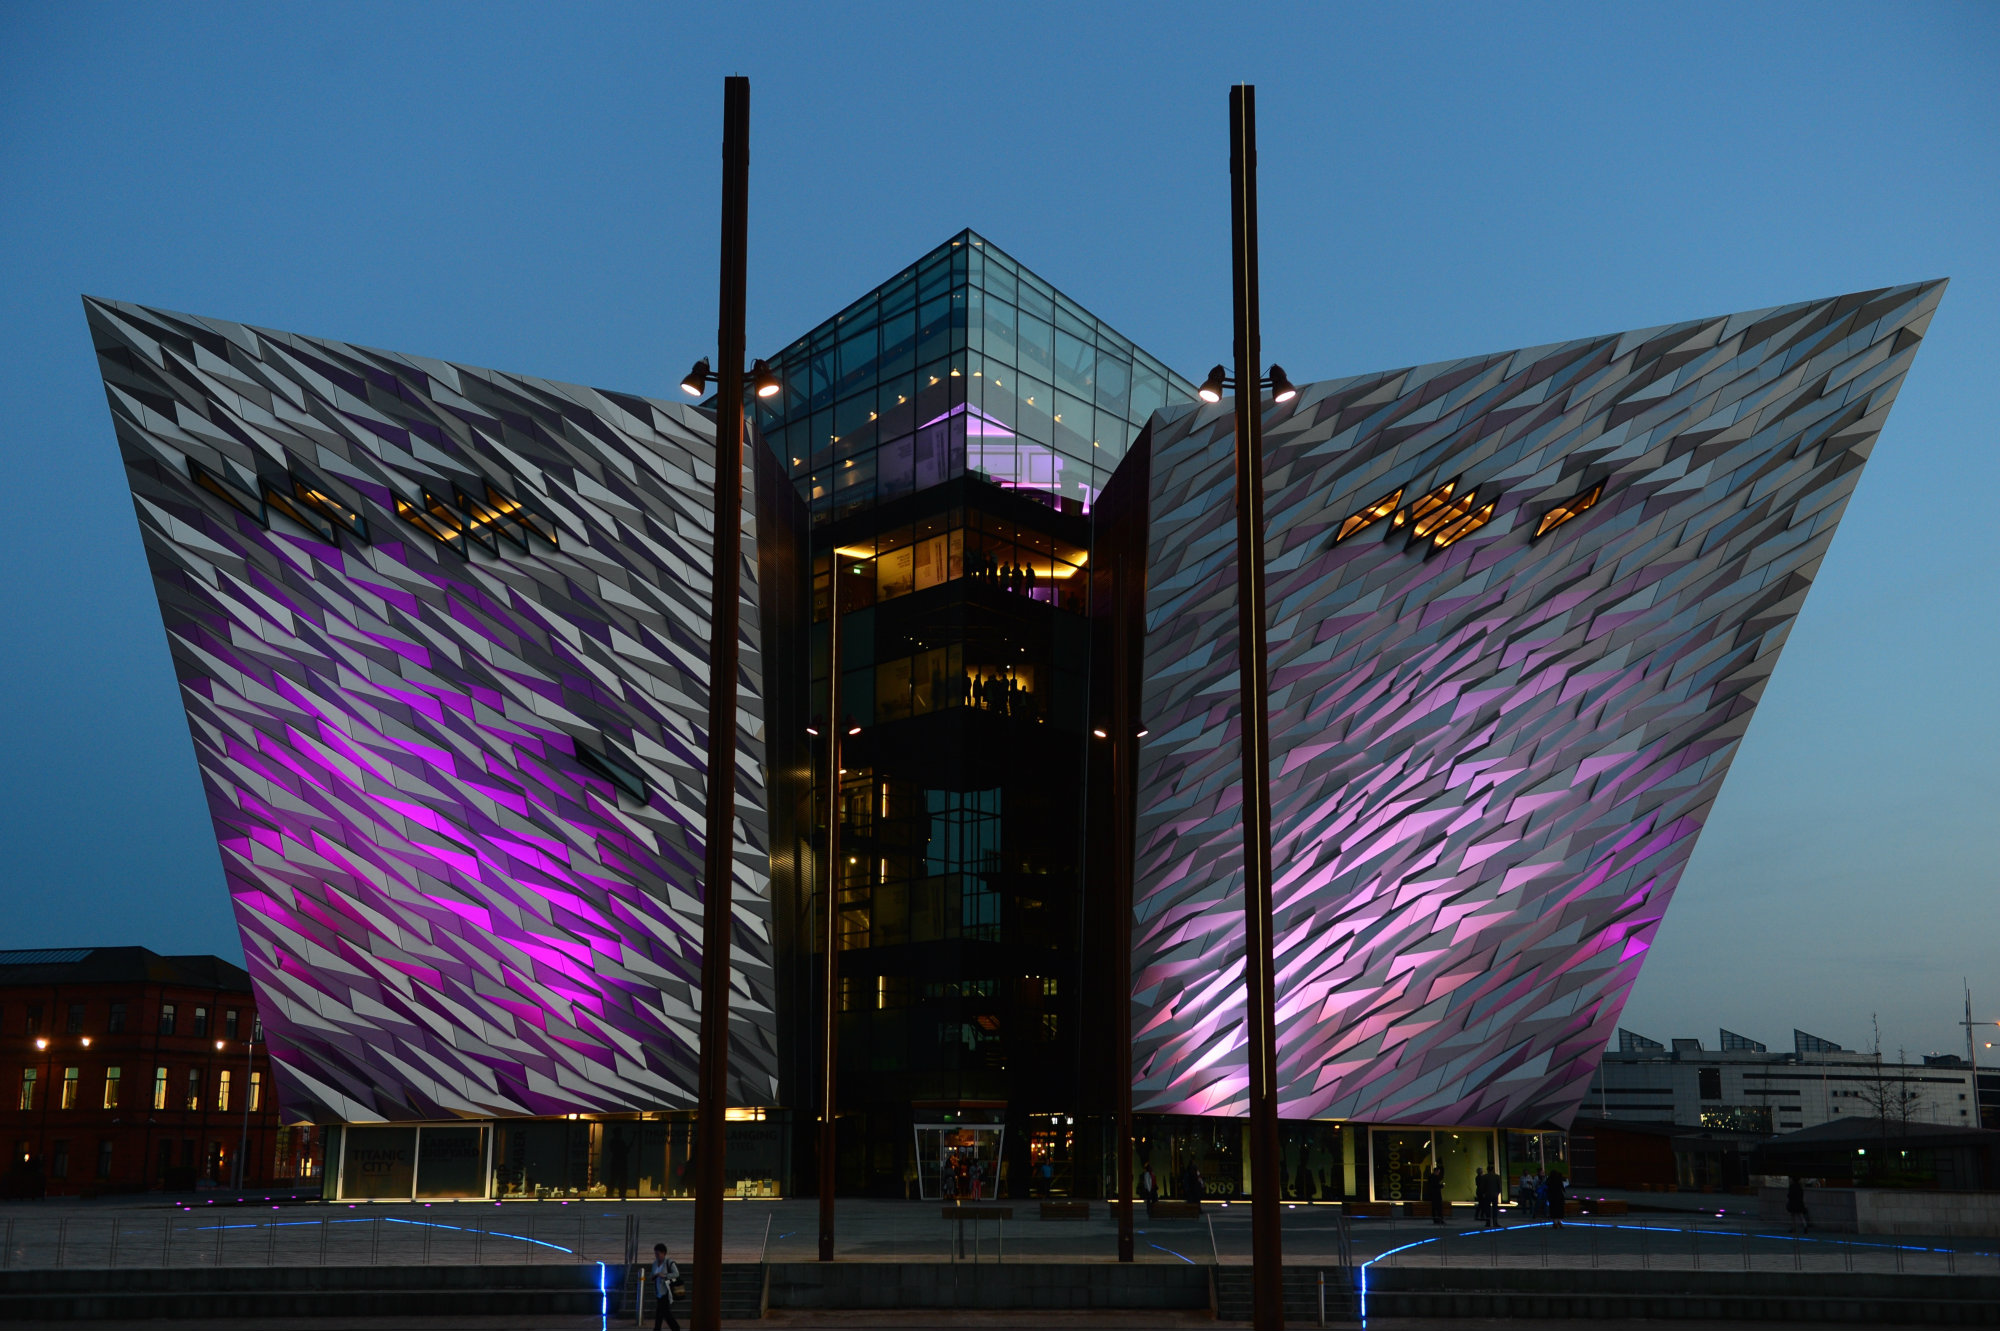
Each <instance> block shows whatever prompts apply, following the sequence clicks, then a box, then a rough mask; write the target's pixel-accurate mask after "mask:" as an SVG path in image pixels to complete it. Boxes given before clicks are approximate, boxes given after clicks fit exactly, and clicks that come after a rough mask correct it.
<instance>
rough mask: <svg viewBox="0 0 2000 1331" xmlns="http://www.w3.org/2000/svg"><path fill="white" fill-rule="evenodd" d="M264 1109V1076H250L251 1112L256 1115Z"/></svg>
mask: <svg viewBox="0 0 2000 1331" xmlns="http://www.w3.org/2000/svg"><path fill="white" fill-rule="evenodd" d="M263 1107H264V1074H263V1073H261V1072H253V1073H251V1074H250V1112H251V1113H253V1114H254V1113H256V1112H257V1111H258V1110H260V1109H262V1108H263Z"/></svg>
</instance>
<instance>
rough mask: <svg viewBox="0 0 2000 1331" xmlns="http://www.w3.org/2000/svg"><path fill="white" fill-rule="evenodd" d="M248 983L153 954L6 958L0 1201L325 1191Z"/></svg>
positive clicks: (0, 985) (213, 966) (191, 960)
mask: <svg viewBox="0 0 2000 1331" xmlns="http://www.w3.org/2000/svg"><path fill="white" fill-rule="evenodd" d="M263 1040H264V1036H263V1027H262V1023H261V1022H260V1021H259V1020H258V1017H257V1005H256V1001H255V999H254V998H253V997H252V995H251V992H250V977H249V976H248V975H246V974H245V973H244V971H243V969H242V968H241V967H239V966H234V965H231V964H230V963H229V962H227V961H224V960H222V958H220V957H205V956H192V957H163V956H160V955H159V954H157V953H154V952H151V951H148V950H147V949H145V948H143V947H96V948H67V949H48V950H41V951H24V952H0V1144H4V1145H5V1146H6V1148H7V1150H8V1157H7V1167H6V1169H5V1172H4V1174H0V1192H4V1193H5V1194H6V1195H8V1196H15V1197H21V1196H42V1195H48V1196H77V1195H93V1194H97V1193H113V1192H143V1191H148V1190H152V1189H167V1190H170V1191H184V1190H187V1189H190V1188H196V1187H230V1186H242V1187H245V1188H252V1187H255V1188H267V1187H273V1186H276V1187H286V1188H291V1187H297V1186H301V1185H304V1186H308V1187H309V1186H312V1180H313V1179H314V1178H316V1177H317V1174H318V1159H317V1136H316V1134H315V1133H314V1131H313V1130H312V1129H311V1128H306V1127H286V1126H283V1125H282V1124H281V1123H280V1122H279V1117H278V1097H277V1094H276V1091H275V1088H274V1087H273V1086H272V1084H271V1068H270V1064H269V1063H268V1062H267V1061H266V1059H265V1051H264V1042H263Z"/></svg>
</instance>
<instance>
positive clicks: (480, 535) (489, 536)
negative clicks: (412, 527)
mask: <svg viewBox="0 0 2000 1331" xmlns="http://www.w3.org/2000/svg"><path fill="white" fill-rule="evenodd" d="M423 494H424V512H426V513H428V514H430V515H431V516H432V517H434V518H436V519H437V520H438V521H439V522H449V523H452V524H454V525H455V526H456V528H457V530H458V532H459V534H460V535H461V537H462V538H463V539H465V540H471V541H477V542H479V544H480V546H481V548H483V549H484V550H485V551H486V552H487V553H488V554H493V555H497V554H499V553H500V542H499V541H498V540H497V539H495V537H494V534H493V529H492V528H491V527H485V526H481V525H480V523H479V521H478V520H477V519H476V518H473V517H471V516H470V515H469V514H468V515H466V516H464V517H461V516H460V515H459V514H458V513H455V512H453V511H452V509H451V506H450V505H448V504H446V503H445V502H444V500H442V499H440V498H438V497H437V496H436V495H434V494H432V493H431V492H430V491H429V490H425V491H424V492H423ZM460 553H461V554H463V553H464V551H463V550H461V551H460Z"/></svg>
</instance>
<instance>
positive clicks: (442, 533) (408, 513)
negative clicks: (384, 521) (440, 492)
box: [396, 495, 466, 559]
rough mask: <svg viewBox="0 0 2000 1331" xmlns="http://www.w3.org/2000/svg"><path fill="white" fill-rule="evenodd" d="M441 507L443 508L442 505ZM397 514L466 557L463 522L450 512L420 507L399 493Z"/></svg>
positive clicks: (447, 547)
mask: <svg viewBox="0 0 2000 1331" xmlns="http://www.w3.org/2000/svg"><path fill="white" fill-rule="evenodd" d="M425 498H426V499H428V498H429V496H428V495H427V496H425ZM439 508H440V509H442V505H440V506H439ZM396 516H397V517H399V518H401V519H402V520H403V521H405V522H407V523H409V524H410V525H411V526H412V527H415V528H416V529H417V530H418V531H420V532H422V533H423V534H424V535H426V536H428V537H430V538H431V539H432V540H433V541H436V542H437V543H438V544H439V545H442V546H444V547H445V548H446V549H448V550H450V551H452V552H453V553H454V554H456V555H458V556H459V558H461V559H463V558H465V557H466V554H465V541H464V539H463V533H462V531H461V525H462V524H460V523H459V521H458V519H456V518H454V517H452V516H451V514H450V513H448V512H439V511H433V510H431V509H429V508H419V507H417V506H416V505H415V504H413V503H411V502H410V501H409V500H407V499H404V498H402V497H401V496H400V495H399V496H397V499H396Z"/></svg>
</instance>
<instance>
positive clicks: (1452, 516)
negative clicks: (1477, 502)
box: [1410, 490, 1477, 541]
mask: <svg viewBox="0 0 2000 1331" xmlns="http://www.w3.org/2000/svg"><path fill="white" fill-rule="evenodd" d="M1476 497H1477V493H1476V492H1475V491H1472V490H1467V491H1466V492H1465V493H1464V494H1462V495H1460V496H1458V497H1457V498H1456V499H1453V500H1451V501H1449V502H1448V503H1442V504H1439V505H1437V506H1436V507H1435V508H1432V509H1430V510H1429V511H1428V512H1427V513H1426V514H1425V515H1424V516H1423V517H1420V518H1413V519H1412V520H1411V523H1410V538H1411V539H1412V540H1417V541H1421V540H1423V539H1424V538H1425V537H1427V536H1429V535H1431V534H1432V533H1433V532H1437V531H1442V530H1443V529H1444V528H1446V527H1448V526H1450V525H1451V524H1452V523H1454V522H1457V521H1458V520H1459V519H1460V518H1462V517H1464V516H1465V515H1466V514H1467V513H1470V512H1471V511H1472V501H1473V500H1474V499H1475V498H1476Z"/></svg>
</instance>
